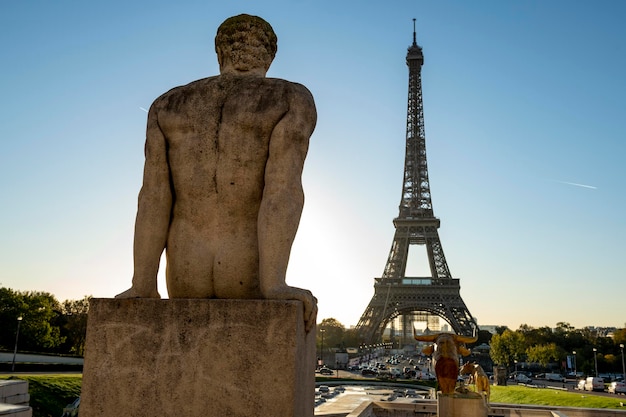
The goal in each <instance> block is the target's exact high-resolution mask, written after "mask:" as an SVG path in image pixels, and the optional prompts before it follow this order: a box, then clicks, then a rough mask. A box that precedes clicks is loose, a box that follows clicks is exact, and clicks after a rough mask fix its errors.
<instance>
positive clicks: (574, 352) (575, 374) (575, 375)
mask: <svg viewBox="0 0 626 417" xmlns="http://www.w3.org/2000/svg"><path fill="white" fill-rule="evenodd" d="M572 353H573V354H574V378H578V373H577V372H576V351H573V352H572Z"/></svg>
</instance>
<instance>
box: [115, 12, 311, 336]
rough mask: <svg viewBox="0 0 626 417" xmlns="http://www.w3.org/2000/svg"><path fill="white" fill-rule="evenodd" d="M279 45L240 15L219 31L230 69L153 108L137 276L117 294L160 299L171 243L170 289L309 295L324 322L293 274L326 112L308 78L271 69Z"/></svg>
mask: <svg viewBox="0 0 626 417" xmlns="http://www.w3.org/2000/svg"><path fill="white" fill-rule="evenodd" d="M276 49H277V39H276V35H275V34H274V31H273V30H272V27H271V26H270V25H269V23H267V22H266V21H265V20H263V19H261V18H259V17H256V16H249V15H240V16H235V17H231V18H229V19H227V20H226V21H224V23H222V25H221V26H220V27H219V29H218V31H217V36H216V37H215V50H216V52H217V58H218V62H219V65H220V75H218V76H214V77H209V78H205V79H201V80H198V81H195V82H192V83H190V84H187V85H185V86H181V87H177V88H174V89H172V90H170V91H168V92H167V93H165V94H163V95H162V96H161V97H159V98H158V99H157V100H155V102H154V103H153V104H152V106H151V107H150V111H149V113H148V126H147V134H146V136H147V137H146V145H145V156H146V161H145V167H144V177H143V186H142V188H141V191H140V193H139V204H138V210H137V218H136V223H135V241H134V248H133V255H134V275H133V285H132V287H131V288H130V289H129V290H127V291H125V292H123V293H121V294H119V295H118V296H117V297H116V298H135V297H141V298H160V295H159V293H158V291H157V284H156V282H157V271H158V268H159V259H160V256H161V254H162V252H163V250H165V251H166V255H167V267H166V279H167V290H168V293H169V296H170V297H171V298H244V299H282V300H300V301H302V302H303V304H304V317H305V326H306V330H307V331H309V330H310V329H311V328H312V326H313V325H314V324H315V319H316V314H317V300H316V299H315V297H313V295H312V294H311V292H310V291H308V290H304V289H300V288H295V287H290V286H288V285H287V284H286V282H285V274H286V271H287V263H288V260H289V254H290V251H291V245H292V243H293V240H294V238H295V235H296V230H297V228H298V224H299V222H300V215H301V213H302V208H303V205H304V194H303V191H302V183H301V175H302V168H303V164H304V159H305V156H306V153H307V150H308V142H309V137H310V136H311V134H312V133H313V130H314V128H315V124H316V121H317V113H316V110H315V103H314V101H313V97H312V95H311V93H310V92H309V91H308V90H307V89H306V88H305V87H304V86H302V85H300V84H296V83H291V82H288V81H285V80H281V79H273V78H266V77H265V74H266V73H267V70H268V69H269V67H270V64H271V62H272V60H273V59H274V55H275V53H276Z"/></svg>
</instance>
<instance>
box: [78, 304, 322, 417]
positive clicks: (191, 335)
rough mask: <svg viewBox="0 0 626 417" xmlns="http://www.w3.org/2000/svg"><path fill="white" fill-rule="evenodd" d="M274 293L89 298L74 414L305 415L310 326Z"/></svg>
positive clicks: (311, 374) (309, 398)
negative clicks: (253, 296)
mask: <svg viewBox="0 0 626 417" xmlns="http://www.w3.org/2000/svg"><path fill="white" fill-rule="evenodd" d="M302 310H303V308H302V304H301V303H300V302H299V301H275V300H204V299H173V300H151V299H123V300H117V299H93V300H92V301H91V305H90V310H89V319H88V325H87V341H86V348H85V364H84V372H83V385H82V394H81V404H80V415H81V417H113V416H115V417H118V416H128V417H154V416H163V417H166V416H171V417H195V416H202V417H210V416H216V417H217V416H219V417H224V416H230V417H239V416H241V417H249V416H260V417H264V416H267V417H312V416H313V411H314V390H315V329H313V330H312V331H311V332H310V333H308V334H306V333H305V331H304V319H303V313H302Z"/></svg>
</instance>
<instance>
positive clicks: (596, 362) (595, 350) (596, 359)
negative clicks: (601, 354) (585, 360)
mask: <svg viewBox="0 0 626 417" xmlns="http://www.w3.org/2000/svg"><path fill="white" fill-rule="evenodd" d="M597 351H598V349H596V348H593V362H594V363H595V365H596V377H597V376H598V358H597V357H596V352H597Z"/></svg>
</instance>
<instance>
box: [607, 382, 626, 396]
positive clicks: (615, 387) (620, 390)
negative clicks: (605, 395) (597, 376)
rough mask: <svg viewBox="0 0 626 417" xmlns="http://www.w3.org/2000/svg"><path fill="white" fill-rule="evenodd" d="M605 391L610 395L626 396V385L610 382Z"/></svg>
mask: <svg viewBox="0 0 626 417" xmlns="http://www.w3.org/2000/svg"><path fill="white" fill-rule="evenodd" d="M607 391H608V392H609V393H611V394H626V383H624V382H619V381H616V382H611V384H610V385H609V389H608V390H607Z"/></svg>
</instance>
